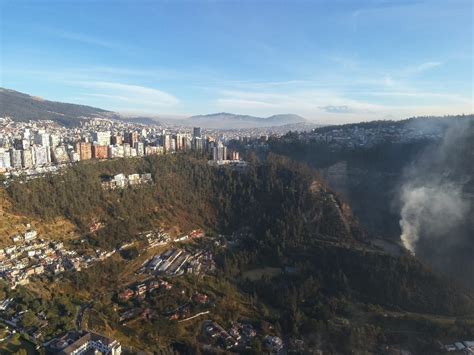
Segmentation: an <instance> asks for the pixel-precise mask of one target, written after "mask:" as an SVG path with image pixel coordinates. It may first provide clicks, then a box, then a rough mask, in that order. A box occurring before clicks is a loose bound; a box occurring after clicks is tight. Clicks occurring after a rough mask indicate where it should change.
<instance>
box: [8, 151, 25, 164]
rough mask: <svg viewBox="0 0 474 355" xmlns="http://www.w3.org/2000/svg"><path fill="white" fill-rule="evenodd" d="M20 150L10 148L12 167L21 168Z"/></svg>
mask: <svg viewBox="0 0 474 355" xmlns="http://www.w3.org/2000/svg"><path fill="white" fill-rule="evenodd" d="M21 152H22V151H21V150H18V149H14V148H12V149H10V165H11V166H12V168H14V169H21V167H22V166H23V163H22V161H21Z"/></svg>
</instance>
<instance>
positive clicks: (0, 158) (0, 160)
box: [0, 148, 11, 170]
mask: <svg viewBox="0 0 474 355" xmlns="http://www.w3.org/2000/svg"><path fill="white" fill-rule="evenodd" d="M10 167H11V165H10V152H8V151H7V150H5V149H4V148H0V170H6V169H10Z"/></svg>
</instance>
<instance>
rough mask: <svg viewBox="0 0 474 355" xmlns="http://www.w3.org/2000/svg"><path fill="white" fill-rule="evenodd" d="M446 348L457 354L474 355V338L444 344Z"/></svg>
mask: <svg viewBox="0 0 474 355" xmlns="http://www.w3.org/2000/svg"><path fill="white" fill-rule="evenodd" d="M444 350H445V351H447V352H453V353H456V354H465V355H474V340H470V341H468V340H464V341H457V342H455V343H453V344H447V345H444Z"/></svg>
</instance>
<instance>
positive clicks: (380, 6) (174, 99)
mask: <svg viewBox="0 0 474 355" xmlns="http://www.w3.org/2000/svg"><path fill="white" fill-rule="evenodd" d="M473 4H474V2H473V1H472V0H450V1H446V0H426V1H416V0H415V1H411V0H398V1H395V0H393V1H389V0H360V1H358V0H345V1H338V0H327V1H325V0H320V1H318V0H314V1H298V0H295V1H257V0H252V1H250V0H248V1H198V0H194V1H191V0H189V1H180V0H176V1H140V0H134V1H132V0H130V1H120V0H113V1H112V0H110V1H109V0H94V1H92V0H82V1H79V0H77V1H74V0H64V1H43V0H35V1H22V0H0V16H1V17H0V36H1V38H0V45H1V47H0V53H1V55H0V86H2V87H4V88H9V89H13V90H18V91H21V92H25V93H28V94H31V95H34V96H40V97H43V98H45V99H49V100H55V101H64V102H71V103H77V104H86V105H91V106H96V107H100V108H104V109H109V110H112V111H116V112H121V113H124V114H129V115H157V116H162V117H184V116H189V115H194V114H206V113H214V112H232V113H237V114H250V115H256V116H269V115H273V114H279V113H294V114H299V115H302V116H303V117H305V118H307V119H310V120H313V121H315V122H319V123H345V122H358V121H367V120H374V119H401V118H407V117H411V116H420V115H445V114H461V113H466V114H467V113H472V112H473V111H474V110H473V102H474V99H473V92H474V88H473V86H474V84H473V72H474V68H473V67H474V64H473V63H474V61H473V48H474V39H473V31H474V26H473V17H474V15H473V12H474V9H473V6H474V5H473Z"/></svg>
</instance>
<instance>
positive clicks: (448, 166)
mask: <svg viewBox="0 0 474 355" xmlns="http://www.w3.org/2000/svg"><path fill="white" fill-rule="evenodd" d="M399 192H400V193H399V199H400V217H401V219H400V227H401V231H402V234H401V237H400V238H401V241H402V243H403V245H404V246H405V247H406V248H407V249H408V250H409V251H410V252H411V253H413V254H416V255H417V256H418V257H420V258H422V259H424V260H426V261H427V262H429V263H430V264H431V265H432V267H433V268H434V269H437V270H438V271H441V272H444V273H446V274H449V275H452V276H454V277H460V276H461V277H462V278H463V281H466V280H467V282H466V284H467V285H470V286H473V287H474V273H473V272H470V273H469V272H468V273H466V270H474V257H473V256H472V255H474V254H473V252H474V208H473V201H474V120H473V119H472V118H470V119H468V118H466V119H461V120H459V121H453V123H452V125H451V127H450V128H449V129H447V130H446V132H445V134H444V136H443V139H442V140H441V141H440V142H438V143H436V144H433V145H431V146H430V147H429V148H428V149H426V151H424V152H423V153H422V154H421V155H420V156H418V158H417V159H416V160H415V161H414V162H413V164H411V165H410V167H409V168H407V169H406V170H405V172H404V178H403V183H402V184H401V187H400V190H399Z"/></svg>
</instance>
